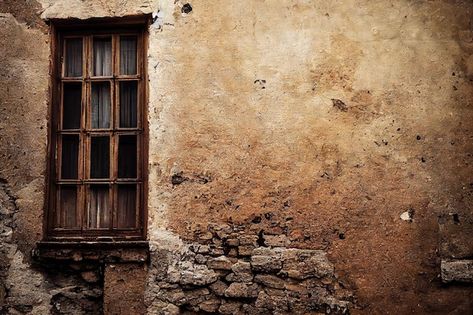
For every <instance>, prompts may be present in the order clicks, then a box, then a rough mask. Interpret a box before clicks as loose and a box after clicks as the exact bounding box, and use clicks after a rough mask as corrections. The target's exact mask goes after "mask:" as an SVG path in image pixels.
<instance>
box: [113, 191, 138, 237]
mask: <svg viewBox="0 0 473 315" xmlns="http://www.w3.org/2000/svg"><path fill="white" fill-rule="evenodd" d="M117 221H118V222H117V225H118V227H119V228H134V227H136V185H118V212H117Z"/></svg>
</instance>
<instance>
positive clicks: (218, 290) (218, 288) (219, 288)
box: [209, 280, 228, 296]
mask: <svg viewBox="0 0 473 315" xmlns="http://www.w3.org/2000/svg"><path fill="white" fill-rule="evenodd" d="M209 288H210V290H211V291H212V292H213V293H214V294H215V295H217V296H223V295H224V294H225V290H226V289H227V288H228V285H227V284H226V283H225V282H223V281H221V280H218V281H216V282H214V283H212V284H211V285H210V286H209Z"/></svg>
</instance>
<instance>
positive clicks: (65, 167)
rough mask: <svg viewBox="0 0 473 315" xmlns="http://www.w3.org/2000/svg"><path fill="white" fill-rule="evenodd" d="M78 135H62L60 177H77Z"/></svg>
mask: <svg viewBox="0 0 473 315" xmlns="http://www.w3.org/2000/svg"><path fill="white" fill-rule="evenodd" d="M78 158H79V135H63V136H62V155H61V178H62V179H77V171H78Z"/></svg>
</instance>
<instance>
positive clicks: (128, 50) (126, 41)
mask: <svg viewBox="0 0 473 315" xmlns="http://www.w3.org/2000/svg"><path fill="white" fill-rule="evenodd" d="M120 74H136V36H122V37H120Z"/></svg>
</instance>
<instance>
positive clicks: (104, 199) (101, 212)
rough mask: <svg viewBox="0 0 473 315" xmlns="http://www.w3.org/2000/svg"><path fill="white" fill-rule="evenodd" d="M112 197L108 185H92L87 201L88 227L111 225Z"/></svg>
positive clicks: (95, 227) (106, 226)
mask: <svg viewBox="0 0 473 315" xmlns="http://www.w3.org/2000/svg"><path fill="white" fill-rule="evenodd" d="M110 209H111V207H110V198H109V186H108V185H90V187H89V193H88V201H87V227H88V228H89V229H97V228H108V227H109V225H110Z"/></svg>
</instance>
